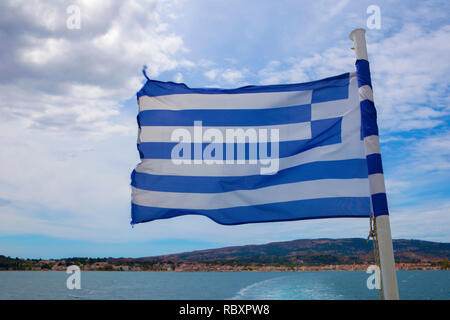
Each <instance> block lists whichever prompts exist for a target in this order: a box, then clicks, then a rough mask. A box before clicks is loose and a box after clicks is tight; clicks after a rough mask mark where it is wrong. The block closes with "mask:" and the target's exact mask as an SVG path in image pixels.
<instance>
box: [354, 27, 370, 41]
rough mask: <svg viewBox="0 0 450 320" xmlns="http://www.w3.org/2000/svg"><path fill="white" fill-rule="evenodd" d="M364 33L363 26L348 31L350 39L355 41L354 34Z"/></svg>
mask: <svg viewBox="0 0 450 320" xmlns="http://www.w3.org/2000/svg"><path fill="white" fill-rule="evenodd" d="M365 33H366V29H364V28H357V29H354V30H353V31H352V32H350V40H352V41H355V35H356V34H363V35H364V34H365Z"/></svg>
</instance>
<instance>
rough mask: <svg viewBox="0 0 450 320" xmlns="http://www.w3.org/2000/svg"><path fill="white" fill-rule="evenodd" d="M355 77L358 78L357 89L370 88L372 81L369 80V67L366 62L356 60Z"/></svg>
mask: <svg viewBox="0 0 450 320" xmlns="http://www.w3.org/2000/svg"><path fill="white" fill-rule="evenodd" d="M355 65H356V75H357V78H358V88H361V87H362V86H369V87H371V88H372V81H371V79H370V67H369V61H367V60H362V59H360V60H356V63H355Z"/></svg>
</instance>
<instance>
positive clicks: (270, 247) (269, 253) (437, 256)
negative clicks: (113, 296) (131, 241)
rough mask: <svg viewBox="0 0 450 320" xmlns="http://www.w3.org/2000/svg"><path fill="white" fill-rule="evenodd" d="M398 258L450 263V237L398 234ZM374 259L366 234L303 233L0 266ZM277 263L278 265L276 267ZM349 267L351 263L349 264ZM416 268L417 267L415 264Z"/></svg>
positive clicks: (260, 264) (197, 265) (135, 267)
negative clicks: (165, 251)
mask: <svg viewBox="0 0 450 320" xmlns="http://www.w3.org/2000/svg"><path fill="white" fill-rule="evenodd" d="M394 251H395V260H396V262H397V263H402V262H403V263H409V264H412V265H416V266H417V265H419V264H421V263H422V264H423V263H425V265H426V266H428V265H433V266H439V268H441V269H442V270H447V269H449V268H450V263H449V260H450V243H439V242H431V241H422V240H394ZM371 263H373V247H372V243H371V242H369V243H368V242H367V241H366V240H365V239H362V238H349V239H314V240H309V239H304V240H293V241H285V242H272V243H267V244H261V245H246V246H235V247H226V248H219V249H209V250H199V251H192V252H184V253H178V254H170V255H163V256H155V257H143V258H86V257H85V258H83V257H72V258H65V259H49V260H41V259H19V258H11V257H6V256H2V255H0V270H56V271H64V270H66V267H67V266H70V265H73V264H75V265H79V266H81V267H82V268H83V270H88V271H89V270H97V271H99V270H100V271H101V270H104V271H121V270H122V271H127V270H132V271H168V270H176V271H186V270H187V271H215V270H225V271H231V270H234V271H241V270H267V268H269V269H275V270H286V269H289V270H292V269H293V268H295V267H304V268H312V269H317V268H319V269H320V267H322V266H329V265H341V266H342V265H343V266H344V269H345V268H346V267H345V266H346V265H347V266H348V265H351V267H352V270H353V265H360V266H364V265H367V264H371ZM277 268H278V269H277ZM345 270H346V269H345ZM412 270H415V269H414V268H413V269H412Z"/></svg>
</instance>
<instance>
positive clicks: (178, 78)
mask: <svg viewBox="0 0 450 320" xmlns="http://www.w3.org/2000/svg"><path fill="white" fill-rule="evenodd" d="M173 80H174V81H175V82H183V74H182V73H181V72H177V73H176V74H175V76H174V77H173Z"/></svg>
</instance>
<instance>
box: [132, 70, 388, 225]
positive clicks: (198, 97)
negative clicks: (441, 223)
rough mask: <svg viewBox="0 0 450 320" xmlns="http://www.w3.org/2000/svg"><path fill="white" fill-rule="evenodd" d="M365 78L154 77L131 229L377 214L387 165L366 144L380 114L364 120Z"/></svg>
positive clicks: (143, 122) (142, 110) (143, 111)
mask: <svg viewBox="0 0 450 320" xmlns="http://www.w3.org/2000/svg"><path fill="white" fill-rule="evenodd" d="M369 78H370V76H369ZM358 79H359V77H357V74H356V73H345V74H342V75H338V76H335V77H331V78H326V79H323V80H318V81H313V82H307V83H301V84H287V85H266V86H246V87H242V88H238V89H216V88H189V87H187V86H186V85H185V84H180V83H173V82H160V81H155V80H151V79H148V78H147V82H146V84H145V85H144V86H143V88H142V89H141V90H140V91H139V92H138V93H137V98H138V104H139V114H138V125H139V134H138V143H137V148H138V151H139V154H140V158H141V162H140V163H139V164H138V166H137V167H136V168H135V170H134V171H133V173H132V175H131V180H132V181H131V185H132V221H131V223H132V224H137V223H142V222H147V221H152V220H156V219H166V218H172V217H176V216H180V215H188V214H195V215H203V216H206V217H209V218H211V219H212V220H214V221H216V222H218V223H221V224H226V225H234V224H243V223H254V222H270V221H289V220H301V219H317V218H332V217H369V216H370V213H371V210H372V206H373V205H372V201H373V200H372V199H371V185H370V184H371V181H369V175H372V176H374V175H375V176H376V175H377V174H382V169H381V158H380V159H379V160H380V161H378V155H379V154H378V155H377V154H376V155H375V158H376V159H374V160H373V159H372V158H373V154H370V155H369V154H367V151H366V148H365V145H366V142H367V141H365V139H364V138H365V137H366V135H365V129H364V128H366V127H373V126H375V127H376V117H375V118H373V117H372V118H371V116H370V115H369V116H368V119H365V117H364V114H365V112H364V111H362V105H363V104H362V100H365V99H362V98H361V95H362V94H367V92H366V93H364V92H362V93H361V92H360V91H361V90H359V86H361V84H360V85H359V84H358ZM365 87H367V86H365ZM363 89H364V88H363ZM370 92H371V91H370ZM360 102H361V105H360ZM372 106H373V104H372ZM373 121H375V123H373ZM365 122H367V123H366V124H365ZM366 131H367V130H366ZM377 133H378V132H377ZM377 141H378V140H377ZM373 161H375V162H376V163H375V165H373V164H372V162H373ZM378 162H379V165H378ZM383 187H384V182H383ZM384 199H385V198H384ZM385 214H387V212H386V213H385Z"/></svg>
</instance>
